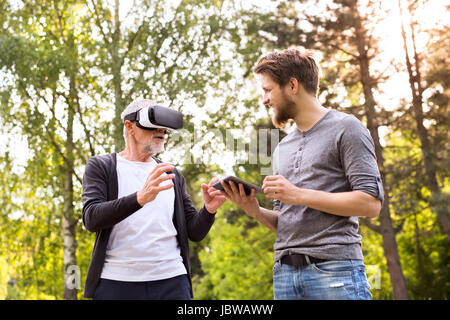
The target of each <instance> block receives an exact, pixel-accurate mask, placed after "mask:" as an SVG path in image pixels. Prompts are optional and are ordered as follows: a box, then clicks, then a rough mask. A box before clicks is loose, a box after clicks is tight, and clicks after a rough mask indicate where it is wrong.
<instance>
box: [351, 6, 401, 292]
mask: <svg viewBox="0 0 450 320" xmlns="http://www.w3.org/2000/svg"><path fill="white" fill-rule="evenodd" d="M352 10H353V12H354V13H355V19H354V27H355V31H356V41H357V47H358V54H359V70H360V77H361V83H362V85H363V91H364V97H365V103H364V107H365V113H366V118H367V127H368V129H369V132H370V134H371V136H372V139H373V142H374V145H375V155H376V157H377V163H378V167H379V169H380V174H381V179H382V181H383V184H384V186H386V184H385V181H386V177H385V170H384V158H383V148H382V146H381V143H380V138H379V135H378V124H377V121H376V112H375V99H374V97H373V94H372V89H373V86H374V83H375V82H374V81H373V79H372V77H371V76H370V69H369V58H368V55H367V46H366V41H367V40H366V31H365V30H364V28H363V26H362V22H361V18H360V16H359V12H358V8H357V7H356V4H355V5H354V7H353V8H352ZM379 221H380V230H381V235H382V238H383V249H384V253H385V256H386V260H387V265H388V270H389V276H390V279H391V283H392V287H393V290H394V297H395V299H401V300H405V299H409V294H408V289H407V286H406V280H405V277H404V275H403V270H402V266H401V263H400V257H399V254H398V248H397V242H396V240H395V231H394V228H393V226H392V221H391V215H390V209H389V193H388V192H386V190H385V193H384V203H383V207H382V209H381V213H380V217H379Z"/></svg>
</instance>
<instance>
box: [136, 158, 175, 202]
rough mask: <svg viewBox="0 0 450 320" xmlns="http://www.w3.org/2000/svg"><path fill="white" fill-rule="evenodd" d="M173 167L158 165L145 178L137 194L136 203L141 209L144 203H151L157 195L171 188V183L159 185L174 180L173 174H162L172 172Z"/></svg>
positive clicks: (163, 164) (164, 164)
mask: <svg viewBox="0 0 450 320" xmlns="http://www.w3.org/2000/svg"><path fill="white" fill-rule="evenodd" d="M174 169H175V167H174V166H173V165H171V164H169V163H159V164H158V165H157V166H156V167H155V168H154V169H153V171H152V172H150V174H149V175H148V177H147V181H145V184H144V187H143V188H142V189H141V190H140V191H138V193H137V202H138V203H139V204H140V205H141V207H143V206H144V205H145V204H146V203H148V202H150V201H153V200H154V199H155V198H156V196H157V195H158V193H160V192H161V191H163V190H168V189H170V188H172V187H173V183H168V184H165V185H161V183H162V182H163V181H166V180H170V179H173V178H175V174H173V173H171V174H164V173H166V172H169V171H172V170H174Z"/></svg>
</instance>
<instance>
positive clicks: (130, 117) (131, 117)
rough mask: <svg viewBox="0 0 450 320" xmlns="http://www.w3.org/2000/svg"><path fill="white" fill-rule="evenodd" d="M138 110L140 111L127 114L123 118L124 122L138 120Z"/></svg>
mask: <svg viewBox="0 0 450 320" xmlns="http://www.w3.org/2000/svg"><path fill="white" fill-rule="evenodd" d="M138 112H139V111H136V112H133V113H129V114H127V115H126V116H125V117H124V118H123V121H124V122H125V120H129V121H136V120H137V115H138Z"/></svg>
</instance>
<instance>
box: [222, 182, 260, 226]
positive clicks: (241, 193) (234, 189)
mask: <svg viewBox="0 0 450 320" xmlns="http://www.w3.org/2000/svg"><path fill="white" fill-rule="evenodd" d="M229 183H230V184H229V185H228V184H227V183H225V182H224V181H222V182H221V185H222V186H223V188H224V191H223V193H224V195H225V197H227V198H228V199H230V200H231V202H233V203H235V204H237V205H238V206H239V207H241V208H242V210H244V211H245V213H246V214H247V215H248V216H250V217H253V218H254V217H255V216H256V214H257V212H258V211H259V203H258V200H256V197H255V189H252V191H251V193H250V195H248V196H247V195H246V193H245V190H244V186H243V185H242V183H239V186H236V184H235V183H234V182H233V181H229Z"/></svg>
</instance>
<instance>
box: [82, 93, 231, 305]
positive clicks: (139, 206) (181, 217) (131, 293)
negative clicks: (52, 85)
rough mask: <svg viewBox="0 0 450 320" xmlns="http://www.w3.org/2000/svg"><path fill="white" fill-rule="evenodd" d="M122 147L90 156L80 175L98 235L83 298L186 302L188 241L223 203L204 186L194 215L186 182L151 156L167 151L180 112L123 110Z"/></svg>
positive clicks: (87, 216) (146, 103)
mask: <svg viewBox="0 0 450 320" xmlns="http://www.w3.org/2000/svg"><path fill="white" fill-rule="evenodd" d="M122 121H123V123H124V137H125V142H126V145H125V149H124V150H123V151H121V152H119V153H112V154H108V155H102V156H96V157H93V158H91V159H89V161H88V163H87V165H86V170H85V174H84V177H83V194H82V198H83V222H84V225H85V226H86V228H87V229H88V230H89V231H92V232H95V233H96V237H95V245H94V250H93V254H92V261H91V264H90V267H89V271H88V274H87V278H86V286H85V292H84V295H85V297H88V298H93V299H109V300H111V299H120V300H122V299H152V300H155V299H185V300H187V299H190V298H192V282H191V277H190V265H189V246H188V239H190V240H192V241H200V240H202V239H203V238H204V237H205V236H206V234H207V233H208V231H209V230H210V228H211V226H212V224H213V222H214V214H215V213H216V211H217V209H218V208H219V207H220V206H221V205H222V204H223V202H225V200H226V198H225V197H224V196H222V195H220V194H219V192H217V191H214V189H213V188H211V187H210V186H211V184H212V183H214V182H215V180H217V179H213V180H211V182H210V183H209V185H206V184H202V193H203V199H204V201H205V205H204V207H203V208H202V209H201V210H200V211H197V210H196V209H195V208H194V207H193V205H192V202H191V200H190V198H189V195H188V194H187V193H186V185H185V180H184V177H183V176H182V175H181V173H179V172H178V171H177V170H176V169H175V168H174V166H173V165H171V164H168V163H163V162H161V161H160V160H158V159H156V158H154V157H153V156H154V155H155V154H157V153H159V152H161V151H163V150H164V140H165V132H166V130H167V129H169V130H174V129H179V128H180V127H181V126H182V118H181V114H180V113H178V112H176V111H174V110H171V109H168V108H165V107H162V106H156V104H155V103H154V102H153V101H150V100H138V101H134V102H132V103H131V104H130V105H129V106H128V107H127V108H126V109H125V110H124V112H123V113H122Z"/></svg>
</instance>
